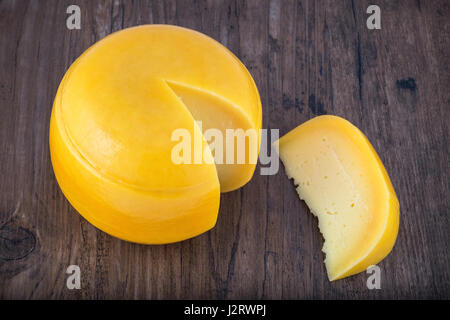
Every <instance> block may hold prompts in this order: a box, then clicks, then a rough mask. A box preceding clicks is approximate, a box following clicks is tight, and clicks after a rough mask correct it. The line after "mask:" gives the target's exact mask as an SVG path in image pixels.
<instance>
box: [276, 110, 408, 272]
mask: <svg viewBox="0 0 450 320" xmlns="http://www.w3.org/2000/svg"><path fill="white" fill-rule="evenodd" d="M276 144H278V148H279V153H280V158H281V160H282V162H283V164H284V167H285V169H286V173H287V175H288V177H289V178H292V179H294V184H295V185H296V187H297V192H298V194H299V196H300V198H301V199H303V200H305V202H306V204H307V205H308V207H309V209H310V210H311V212H312V213H313V214H314V215H315V216H317V217H318V219H319V228H320V231H321V233H322V234H323V237H324V239H325V243H324V246H323V249H322V250H323V251H324V252H325V254H326V259H325V264H326V267H327V272H328V276H329V279H330V280H336V279H340V278H344V277H347V276H350V275H353V274H355V273H359V272H361V271H365V270H366V268H367V267H369V266H370V265H374V264H376V263H378V262H379V261H381V260H382V259H383V258H384V257H385V256H386V255H387V254H388V253H389V252H390V251H391V249H392V247H393V246H394V243H395V240H396V238H397V232H398V225H399V202H398V200H397V196H396V194H395V191H394V188H393V186H392V184H391V181H390V179H389V176H388V174H387V172H386V170H385V168H384V166H383V164H382V162H381V160H380V158H379V157H378V155H377V153H376V151H375V150H374V148H373V147H372V145H371V144H370V142H369V141H368V140H367V138H366V137H365V136H364V134H363V133H362V132H361V131H360V130H359V129H358V128H356V127H355V126H354V125H352V124H351V123H350V122H348V121H347V120H345V119H342V118H340V117H336V116H329V115H325V116H319V117H316V118H313V119H311V120H309V121H307V122H305V123H303V124H301V125H300V126H298V127H297V128H295V129H294V130H292V131H291V132H289V133H287V134H286V135H285V136H283V137H282V138H280V140H279V141H277V142H276Z"/></svg>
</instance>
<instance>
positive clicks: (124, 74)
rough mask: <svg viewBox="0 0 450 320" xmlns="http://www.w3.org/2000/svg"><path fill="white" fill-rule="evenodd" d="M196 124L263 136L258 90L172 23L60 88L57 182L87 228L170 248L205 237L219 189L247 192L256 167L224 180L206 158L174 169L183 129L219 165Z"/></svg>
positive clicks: (149, 28)
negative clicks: (178, 132) (245, 129)
mask: <svg viewBox="0 0 450 320" xmlns="http://www.w3.org/2000/svg"><path fill="white" fill-rule="evenodd" d="M177 85H178V86H180V88H184V89H183V90H182V89H177V88H178V86H177ZM194 98H195V99H194ZM188 100H189V101H191V102H193V103H194V102H198V103H196V104H199V105H200V107H201V108H199V111H198V112H196V111H195V110H196V104H195V103H194V104H193V105H192V106H189V105H188V104H187V103H186V101H188ZM205 101H207V102H208V104H207V105H205V103H204V102H205ZM205 106H207V107H208V108H205ZM219 115H220V116H221V117H223V119H219V120H220V121H219V120H218V119H217V117H218V116H219ZM197 117H198V118H197ZM227 117H228V118H227ZM209 118H211V120H208V119H209ZM195 120H201V121H203V122H204V126H206V127H208V126H216V125H220V124H221V123H223V124H230V125H231V126H232V127H233V128H231V129H235V127H236V126H241V125H242V126H247V127H249V128H252V129H255V130H256V131H258V132H259V129H260V128H261V102H260V100H259V94H258V91H257V89H256V86H255V84H254V82H253V79H252V78H251V76H250V74H249V73H248V71H247V70H246V68H245V67H244V66H243V65H242V63H241V62H240V61H239V60H238V59H237V58H236V57H235V56H234V55H233V54H232V53H231V52H230V51H228V50H227V49H226V48H225V47H224V46H222V45H221V44H220V43H218V42H216V41H215V40H213V39H211V38H209V37H207V36H205V35H203V34H201V33H199V32H196V31H193V30H189V29H185V28H181V27H176V26H169V25H145V26H139V27H133V28H129V29H125V30H122V31H119V32H117V33H114V34H112V35H110V36H107V37H106V38H104V39H102V40H101V41H99V42H97V43H96V44H95V45H93V46H92V47H91V48H89V49H88V50H87V51H86V52H85V53H83V55H81V56H80V57H79V58H78V59H77V60H76V62H75V63H73V65H72V66H71V67H70V69H69V70H68V71H67V73H66V75H65V76H64V79H63V81H62V82H61V84H60V87H59V89H58V93H57V96H56V98H55V101H54V106H53V110H52V117H51V125H50V151H51V157H52V164H53V168H54V172H55V176H56V178H57V180H58V183H59V185H60V187H61V189H62V191H63V192H64V194H65V195H66V197H67V198H68V199H69V201H70V202H71V204H72V205H73V206H74V207H75V208H76V209H77V210H78V211H79V212H80V213H81V214H82V215H83V216H84V217H85V218H86V219H87V220H88V221H90V222H91V223H92V224H94V225H95V226H97V227H98V228H100V229H102V230H103V231H106V232H108V233H110V234H112V235H114V236H116V237H119V238H122V239H125V240H129V241H134V242H139V243H149V244H150V243H169V242H175V241H180V240H184V239H187V238H190V237H193V236H195V235H197V234H200V233H202V232H205V231H207V230H208V229H210V228H212V227H213V226H214V224H215V221H216V218H217V212H218V207H219V201H220V191H230V190H234V189H236V188H239V187H241V186H242V185H243V184H245V183H246V182H247V181H248V180H249V179H250V177H251V176H252V174H253V172H254V169H255V165H256V164H253V165H248V166H242V165H236V166H231V165H230V166H228V167H227V169H226V170H222V171H225V172H224V173H221V170H220V169H219V168H218V167H219V166H216V165H215V164H214V163H209V162H205V161H202V162H201V163H199V164H197V163H182V164H180V163H174V161H173V159H172V150H173V148H174V147H175V145H177V143H178V141H174V140H173V139H172V134H173V133H174V131H176V130H178V129H185V130H187V132H188V133H189V135H190V137H191V138H192V139H191V147H192V148H191V149H192V150H194V151H195V146H194V144H195V141H194V137H195V136H196V135H198V136H200V140H201V141H200V144H201V150H202V155H203V157H206V158H207V159H208V158H212V154H211V152H210V150H209V148H208V143H207V141H206V140H205V138H204V137H203V135H202V133H203V132H200V128H199V127H198V125H197V124H196V122H195ZM258 142H259V139H258ZM203 160H205V159H203ZM227 170H228V171H229V172H226V171H227ZM219 179H220V184H219ZM222 184H223V186H222Z"/></svg>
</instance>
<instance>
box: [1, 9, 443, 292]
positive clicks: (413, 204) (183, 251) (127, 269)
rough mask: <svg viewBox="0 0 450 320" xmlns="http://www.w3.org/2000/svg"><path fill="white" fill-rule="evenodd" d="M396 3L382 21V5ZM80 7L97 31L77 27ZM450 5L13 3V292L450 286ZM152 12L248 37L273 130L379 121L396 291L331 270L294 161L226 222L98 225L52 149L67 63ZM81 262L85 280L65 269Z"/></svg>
mask: <svg viewBox="0 0 450 320" xmlns="http://www.w3.org/2000/svg"><path fill="white" fill-rule="evenodd" d="M372 2H376V4H377V5H379V6H380V8H381V30H368V29H367V27H366V19H367V17H368V14H366V9H367V7H368V5H369V4H372ZM70 4H78V5H79V6H80V8H81V11H82V21H81V30H68V29H67V28H66V18H67V16H68V15H67V14H66V8H67V7H68V5H70ZM449 21H450V2H449V1H445V0H443V1H425V0H420V1H419V0H417V1H365V0H364V1H356V0H355V1H313V0H310V1H306V0H304V1H287V0H286V1H284V0H283V1H281V0H280V1H213V0H209V1H181V0H180V1H87V0H86V1H81V0H71V1H50V0H49V1H35V0H33V1H26V0H17V1H12V0H0V108H1V109H0V150H1V154H0V166H1V168H0V298H2V299H11V298H25V299H28V298H31V299H38V298H47V299H56V298H58V299H80V298H84V299H91V298H101V299H103V298H118V299H121V298H127V299H134V298H151V299H165V298H176V299H182V298H202V299H213V298H219V299H231V298H251V299H259V298H263V299H301V298H307V299H311V298H333V299H344V298H348V299H354V298H364V299H373V298H387V299H397V298H421V299H425V298H440V299H443V298H445V299H448V298H449V292H450V274H449V273H450V272H449V271H450V267H449V265H450V261H449V257H450V249H449V247H450V246H449V243H450V237H449V231H450V224H449V217H448V214H449V196H448V193H449V191H450V190H449V160H450V159H449V141H448V136H449V133H450V132H449V126H448V121H449V116H450V113H449V109H450V89H449V86H450V70H449V61H450V53H449V52H450V22H449ZM146 23H168V24H176V25H181V26H185V27H189V28H192V29H195V30H199V31H201V32H203V33H206V34H207V35H209V36H211V37H213V38H214V39H216V40H218V41H220V42H221V43H223V44H224V45H226V46H227V47H228V48H229V49H231V50H232V51H233V52H234V53H235V54H236V55H237V56H238V57H239V58H240V59H241V60H242V61H243V63H244V64H245V65H246V66H247V67H248V69H249V70H250V72H251V74H252V75H253V77H254V79H255V82H256V84H257V86H258V88H259V91H260V94H261V99H262V104H263V109H264V112H263V119H264V120H263V124H264V127H265V128H279V129H280V133H281V134H284V133H286V132H288V131H289V130H291V129H292V128H294V127H296V126H297V125H298V124H300V123H302V122H304V121H306V120H308V119H310V118H312V117H314V116H315V115H318V114H324V113H326V114H336V115H340V116H343V117H345V118H347V119H349V120H350V121H351V122H353V123H354V124H355V125H357V126H358V127H359V128H361V130H362V131H363V132H365V133H366V135H367V136H368V138H369V140H370V141H371V142H372V144H373V145H374V147H375V149H376V150H377V151H378V152H379V155H380V157H381V159H382V160H383V162H384V164H385V166H386V168H387V171H388V172H389V174H390V177H391V179H392V182H393V184H394V187H395V190H396V192H397V195H398V197H399V200H400V205H401V221H400V230H399V235H398V239H397V243H396V245H395V247H394V249H393V251H392V252H391V254H390V255H389V256H388V257H387V258H386V259H385V260H383V261H382V262H381V263H380V264H379V266H380V268H381V271H382V273H381V287H382V288H381V290H368V289H367V287H366V280H367V277H368V275H367V274H366V273H361V274H359V275H356V276H353V277H350V278H347V279H343V280H339V281H336V282H333V283H330V282H329V281H328V280H327V277H326V270H325V266H324V264H323V259H324V255H323V253H322V252H321V247H322V243H323V239H322V237H321V235H320V233H319V232H318V228H317V221H316V220H315V219H314V218H313V217H312V215H311V214H310V212H309V211H308V209H307V207H306V205H305V203H304V202H302V201H300V200H299V199H298V197H297V195H296V192H295V189H294V186H293V184H292V182H291V181H289V180H288V178H287V177H286V175H285V173H284V169H283V168H282V167H280V171H279V172H278V174H277V175H274V176H261V175H260V174H259V168H258V169H257V171H256V172H255V175H254V177H253V179H252V180H251V182H250V183H248V184H247V185H246V186H245V187H243V188H242V189H240V190H238V191H235V192H231V193H228V194H224V195H222V197H221V206H220V212H219V218H218V221H217V225H216V227H215V228H214V229H213V230H211V231H210V232H207V233H205V234H203V235H201V236H198V237H196V238H194V239H191V240H187V241H184V242H181V243H176V244H171V245H162V246H144V245H136V244H132V243H127V242H124V241H120V240H118V239H115V238H112V237H110V236H108V235H107V234H105V233H103V232H101V231H99V230H97V229H95V228H94V227H93V226H92V225H90V224H89V223H88V222H86V221H85V220H84V219H83V218H82V217H81V216H80V215H78V214H77V212H76V211H75V210H74V209H73V208H72V207H71V206H70V204H69V203H68V201H67V200H66V199H65V198H64V196H63V195H62V193H61V191H60V189H59V187H58V185H57V183H56V180H55V178H54V175H53V171H52V166H51V163H50V156H49V147H48V131H49V118H50V111H51V106H52V101H53V98H54V96H55V93H56V89H57V87H58V84H59V81H60V80H61V78H62V76H63V74H64V72H65V71H66V70H67V68H68V67H69V66H70V64H71V63H72V62H73V61H74V59H75V58H76V57H78V56H79V55H80V54H81V53H82V52H83V51H84V50H85V49H87V48H88V47H89V46H90V45H92V44H93V43H94V42H96V41H98V40H100V39H101V38H103V37H104V36H106V35H108V34H109V33H111V32H113V31H116V30H120V29H122V28H125V27H129V26H133V25H138V24H146ZM71 264H76V265H79V266H80V268H81V285H82V288H81V290H68V289H67V287H66V279H67V275H66V274H65V271H66V268H67V267H68V266H69V265H71Z"/></svg>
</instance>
